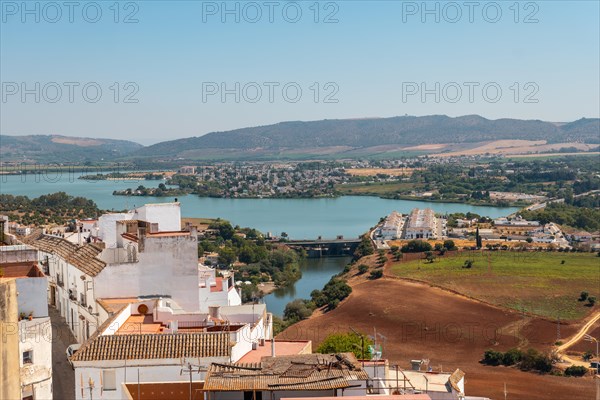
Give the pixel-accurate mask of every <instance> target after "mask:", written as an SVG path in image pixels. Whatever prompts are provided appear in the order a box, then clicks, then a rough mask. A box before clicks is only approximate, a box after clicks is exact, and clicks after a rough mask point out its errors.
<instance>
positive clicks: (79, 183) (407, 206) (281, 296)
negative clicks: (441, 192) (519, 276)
mask: <svg viewBox="0 0 600 400" xmlns="http://www.w3.org/2000/svg"><path fill="white" fill-rule="evenodd" d="M80 175H81V174H80V173H67V172H64V173H52V174H50V173H49V174H47V175H2V176H0V193H1V194H14V195H24V196H29V197H30V198H32V197H37V196H40V195H43V194H48V193H54V192H59V191H63V192H66V193H68V194H69V195H72V196H83V197H87V198H89V199H92V200H94V201H95V202H96V204H97V205H98V207H100V208H102V209H106V210H124V209H130V208H133V207H136V206H141V205H143V204H144V203H164V202H171V201H173V200H174V198H173V197H125V196H113V195H112V192H113V190H120V189H127V188H136V187H138V186H139V185H144V186H146V187H156V186H157V185H158V184H159V183H161V181H144V180H126V181H87V180H81V179H77V178H78V177H79V176H80ZM178 200H179V202H180V203H181V211H182V215H183V216H185V217H202V218H217V217H220V218H223V219H227V220H229V221H231V223H232V224H234V225H239V226H242V227H252V228H256V229H258V230H259V231H261V232H263V233H267V232H271V233H273V234H275V235H279V234H280V233H281V232H286V233H287V234H288V235H289V236H290V238H292V239H316V238H317V237H318V236H323V237H324V238H335V237H336V236H337V235H344V236H345V237H347V238H354V237H358V236H359V235H361V234H362V233H364V232H366V231H367V230H368V229H369V228H370V227H372V226H374V225H375V224H376V223H377V222H378V221H379V218H380V217H383V216H385V215H387V214H389V213H390V212H392V211H394V210H396V211H398V212H400V213H403V214H406V213H408V212H409V211H410V210H411V209H413V208H415V207H419V208H425V207H430V208H432V209H433V210H434V211H436V212H438V213H453V212H464V213H466V212H468V211H471V212H474V213H477V214H480V215H485V216H488V217H492V218H496V217H501V216H506V215H508V214H511V213H513V212H514V211H516V210H517V208H512V207H482V206H472V205H465V204H456V203H428V202H422V201H408V200H386V199H380V198H378V197H365V196H345V197H339V198H335V199H216V198H201V197H198V196H195V195H188V196H181V197H178ZM348 261H349V259H348V258H346V257H342V258H325V259H309V260H306V261H305V262H304V263H303V265H302V273H303V274H302V278H301V279H300V280H299V281H298V282H296V284H295V285H294V286H292V287H289V288H284V289H279V290H277V291H275V292H273V293H271V294H269V295H268V296H266V297H265V302H266V303H267V307H268V309H269V310H270V311H272V312H273V313H274V314H276V315H282V314H283V309H284V308H285V305H286V304H287V303H288V302H290V301H292V300H294V299H295V298H309V297H310V292H311V291H312V290H313V289H322V288H323V286H324V285H325V283H327V281H328V280H329V279H330V278H331V276H332V275H334V274H336V273H338V272H340V271H341V270H343V269H344V266H345V265H346V264H347V263H348Z"/></svg>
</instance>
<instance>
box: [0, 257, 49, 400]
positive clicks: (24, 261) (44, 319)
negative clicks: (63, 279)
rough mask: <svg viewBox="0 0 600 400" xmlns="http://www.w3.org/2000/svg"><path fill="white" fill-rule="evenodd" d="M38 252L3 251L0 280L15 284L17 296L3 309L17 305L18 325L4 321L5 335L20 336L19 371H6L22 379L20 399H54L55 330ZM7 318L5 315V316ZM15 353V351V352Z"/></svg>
mask: <svg viewBox="0 0 600 400" xmlns="http://www.w3.org/2000/svg"><path fill="white" fill-rule="evenodd" d="M35 253H36V252H35V250H32V249H31V248H27V247H24V246H10V247H4V246H2V247H0V256H1V257H0V268H1V269H2V277H0V280H3V281H6V280H14V282H15V296H14V298H13V299H10V300H9V301H8V302H3V304H2V305H1V306H2V307H10V304H8V303H11V302H16V303H17V312H18V316H19V317H18V322H16V323H7V324H5V322H6V321H2V322H3V324H2V328H3V329H2V330H3V335H8V334H14V335H17V334H18V338H19V340H18V343H19V347H18V355H19V368H20V370H19V371H18V373H16V371H13V372H9V371H5V373H6V374H9V375H11V376H15V377H17V376H18V377H19V383H20V388H21V398H32V399H51V398H52V326H51V323H50V317H49V315H48V303H47V301H46V299H47V294H46V291H47V287H48V282H47V278H46V276H45V275H44V273H43V272H42V271H41V270H40V269H39V267H38V266H37V254H35ZM2 314H4V313H2ZM13 351H14V349H13Z"/></svg>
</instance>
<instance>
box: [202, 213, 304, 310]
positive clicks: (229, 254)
mask: <svg viewBox="0 0 600 400" xmlns="http://www.w3.org/2000/svg"><path fill="white" fill-rule="evenodd" d="M209 229H213V230H215V232H216V233H215V236H214V237H212V238H210V239H204V240H202V241H201V242H200V243H198V256H199V257H200V256H202V255H203V254H204V252H217V253H219V265H218V266H220V267H225V268H228V267H230V266H231V265H232V264H233V263H235V262H236V261H237V260H239V261H241V262H242V263H245V264H246V265H244V266H241V267H237V268H236V269H235V279H236V280H241V281H250V282H251V284H250V285H243V286H242V301H244V302H248V301H252V300H254V299H256V298H258V297H261V296H262V293H261V291H260V290H259V289H258V284H259V283H261V282H269V281H273V282H274V283H275V285H277V286H285V285H289V284H292V283H294V282H296V281H297V280H298V279H300V278H301V277H302V272H301V271H300V260H301V257H302V256H301V255H300V254H298V253H297V252H295V251H293V250H291V249H288V248H285V247H277V246H276V245H274V244H270V243H267V242H265V240H264V238H263V236H262V234H261V233H260V232H259V231H257V230H256V229H251V228H240V227H239V226H236V227H233V226H232V225H231V223H229V221H225V220H221V219H216V220H215V221H213V222H212V223H210V224H209ZM240 234H243V235H240ZM244 236H245V237H244Z"/></svg>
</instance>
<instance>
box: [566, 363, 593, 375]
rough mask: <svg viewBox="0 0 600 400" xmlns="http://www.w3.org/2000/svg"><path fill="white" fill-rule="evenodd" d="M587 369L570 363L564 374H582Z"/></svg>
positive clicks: (585, 372)
mask: <svg viewBox="0 0 600 400" xmlns="http://www.w3.org/2000/svg"><path fill="white" fill-rule="evenodd" d="M587 372H588V369H587V368H586V367H584V366H581V365H571V366H570V367H568V368H567V369H566V370H565V376H584V375H585V374H587Z"/></svg>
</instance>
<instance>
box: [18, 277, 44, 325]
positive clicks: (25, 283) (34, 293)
mask: <svg viewBox="0 0 600 400" xmlns="http://www.w3.org/2000/svg"><path fill="white" fill-rule="evenodd" d="M16 284H17V303H18V305H19V313H25V314H27V315H29V313H30V312H32V311H33V316H34V317H47V316H48V297H47V290H48V280H47V279H46V277H41V278H18V279H16Z"/></svg>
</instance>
